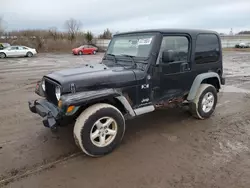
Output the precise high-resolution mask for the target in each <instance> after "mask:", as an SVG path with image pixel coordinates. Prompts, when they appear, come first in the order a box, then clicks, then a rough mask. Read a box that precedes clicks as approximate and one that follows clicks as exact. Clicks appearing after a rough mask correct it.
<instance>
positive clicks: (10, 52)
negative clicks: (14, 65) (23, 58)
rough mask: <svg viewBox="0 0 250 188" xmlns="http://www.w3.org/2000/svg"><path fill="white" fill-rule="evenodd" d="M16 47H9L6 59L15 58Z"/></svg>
mask: <svg viewBox="0 0 250 188" xmlns="http://www.w3.org/2000/svg"><path fill="white" fill-rule="evenodd" d="M17 50H18V47H16V46H11V47H9V48H8V49H7V50H6V55H7V57H15V56H16V55H17Z"/></svg>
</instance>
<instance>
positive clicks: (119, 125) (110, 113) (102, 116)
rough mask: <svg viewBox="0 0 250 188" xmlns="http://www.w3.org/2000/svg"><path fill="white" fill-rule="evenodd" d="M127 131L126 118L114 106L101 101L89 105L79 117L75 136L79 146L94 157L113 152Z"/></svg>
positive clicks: (75, 127)
mask: <svg viewBox="0 0 250 188" xmlns="http://www.w3.org/2000/svg"><path fill="white" fill-rule="evenodd" d="M124 133H125V120H124V117H123V115H122V113H121V112H120V111H119V110H118V109H117V108H116V107H114V106H112V105H109V104H105V103H99V104H95V105H93V106H90V107H88V108H87V109H86V110H84V111H83V112H82V114H81V115H80V116H79V117H78V118H77V120H76V123H75V126H74V138H75V142H76V144H77V145H78V146H79V148H80V149H81V150H82V151H83V152H84V153H85V154H87V155H89V156H92V157H98V156H103V155H106V154H109V153H111V152H112V151H113V150H114V149H115V148H117V147H118V146H119V144H120V143H121V141H122V138H123V135H124Z"/></svg>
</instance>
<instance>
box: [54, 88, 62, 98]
mask: <svg viewBox="0 0 250 188" xmlns="http://www.w3.org/2000/svg"><path fill="white" fill-rule="evenodd" d="M55 92H56V98H57V100H59V99H60V97H61V88H60V87H59V86H56V91H55Z"/></svg>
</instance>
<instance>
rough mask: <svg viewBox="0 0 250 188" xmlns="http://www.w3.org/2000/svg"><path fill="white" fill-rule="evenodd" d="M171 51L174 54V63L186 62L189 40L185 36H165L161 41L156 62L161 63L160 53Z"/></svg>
mask: <svg viewBox="0 0 250 188" xmlns="http://www.w3.org/2000/svg"><path fill="white" fill-rule="evenodd" d="M165 50H173V51H174V52H175V53H176V56H175V61H187V60H188V51H189V40H188V38H187V37H185V36H165V37H163V39H162V43H161V48H160V53H159V57H158V62H157V63H159V61H161V56H162V52H163V51H165Z"/></svg>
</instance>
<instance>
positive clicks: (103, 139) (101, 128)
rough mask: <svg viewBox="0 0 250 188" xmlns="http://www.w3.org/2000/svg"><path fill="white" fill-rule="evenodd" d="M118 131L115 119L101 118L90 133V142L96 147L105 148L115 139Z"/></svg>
mask: <svg viewBox="0 0 250 188" xmlns="http://www.w3.org/2000/svg"><path fill="white" fill-rule="evenodd" d="M117 130H118V127H117V123H116V121H115V120H114V119H113V118H111V117H103V118H100V119H99V120H97V121H96V122H95V123H94V125H93V127H92V129H91V131H90V140H91V142H92V143H93V144H94V145H95V146H98V147H105V146H107V145H109V144H110V143H111V142H112V141H113V140H114V139H115V136H116V134H117Z"/></svg>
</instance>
